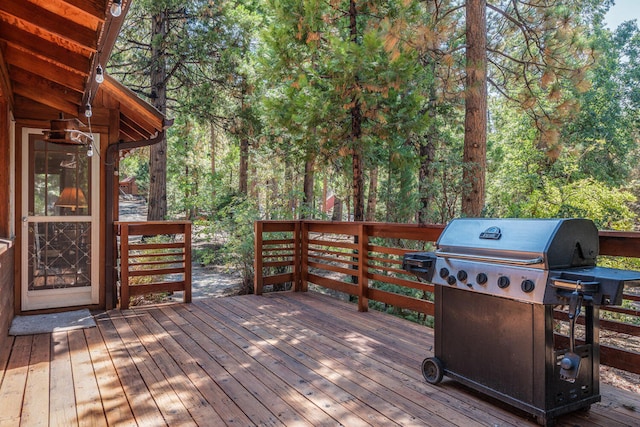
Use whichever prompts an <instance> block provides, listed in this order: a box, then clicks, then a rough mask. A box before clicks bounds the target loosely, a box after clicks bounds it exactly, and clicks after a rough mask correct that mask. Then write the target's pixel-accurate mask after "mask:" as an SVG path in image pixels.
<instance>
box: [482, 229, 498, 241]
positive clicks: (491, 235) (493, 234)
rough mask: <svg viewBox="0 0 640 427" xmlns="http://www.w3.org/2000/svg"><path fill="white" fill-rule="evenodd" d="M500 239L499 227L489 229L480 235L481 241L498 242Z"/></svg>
mask: <svg viewBox="0 0 640 427" xmlns="http://www.w3.org/2000/svg"><path fill="white" fill-rule="evenodd" d="M500 237H502V231H501V230H500V227H489V228H487V229H486V230H484V231H483V232H482V233H480V238H481V239H486V240H500Z"/></svg>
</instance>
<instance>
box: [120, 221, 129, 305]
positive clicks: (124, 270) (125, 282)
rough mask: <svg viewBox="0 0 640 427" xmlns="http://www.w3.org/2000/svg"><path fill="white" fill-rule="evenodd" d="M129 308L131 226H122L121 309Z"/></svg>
mask: <svg viewBox="0 0 640 427" xmlns="http://www.w3.org/2000/svg"><path fill="white" fill-rule="evenodd" d="M127 308H129V224H126V223H125V224H121V225H120V309H121V310H126V309H127Z"/></svg>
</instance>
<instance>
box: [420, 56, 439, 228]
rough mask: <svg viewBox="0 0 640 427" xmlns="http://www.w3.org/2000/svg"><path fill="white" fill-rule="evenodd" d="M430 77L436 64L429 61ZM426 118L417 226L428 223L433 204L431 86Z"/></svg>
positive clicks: (433, 93) (433, 89)
mask: <svg viewBox="0 0 640 427" xmlns="http://www.w3.org/2000/svg"><path fill="white" fill-rule="evenodd" d="M425 65H426V66H427V67H429V69H430V71H431V73H432V75H434V76H435V72H436V62H435V61H433V60H430V61H429V62H428V63H427V64H425ZM428 102H429V103H428V105H427V112H426V113H427V116H428V117H429V127H428V128H427V132H426V133H425V135H424V139H423V140H422V141H421V142H420V149H419V155H420V171H419V173H418V193H419V194H420V206H419V208H418V224H426V223H427V222H428V221H429V209H431V205H432V204H433V190H432V189H433V187H435V181H434V179H435V170H434V164H433V162H434V160H435V157H436V140H437V138H438V126H437V124H436V115H437V114H436V113H437V112H436V108H437V104H436V102H437V101H436V86H435V84H431V87H430V89H429V101H428Z"/></svg>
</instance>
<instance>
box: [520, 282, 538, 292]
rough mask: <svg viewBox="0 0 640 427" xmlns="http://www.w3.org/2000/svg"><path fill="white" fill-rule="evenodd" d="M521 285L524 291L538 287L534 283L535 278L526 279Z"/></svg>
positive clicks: (531, 290)
mask: <svg viewBox="0 0 640 427" xmlns="http://www.w3.org/2000/svg"><path fill="white" fill-rule="evenodd" d="M520 287H521V288H522V292H526V293H529V292H533V290H534V289H535V288H536V284H535V283H533V280H530V279H525V280H523V281H522V285H520Z"/></svg>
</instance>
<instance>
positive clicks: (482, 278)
mask: <svg viewBox="0 0 640 427" xmlns="http://www.w3.org/2000/svg"><path fill="white" fill-rule="evenodd" d="M488 281H489V278H488V277H487V275H486V274H485V273H478V275H477V276H476V282H478V284H479V285H484V284H485V283H487V282H488Z"/></svg>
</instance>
